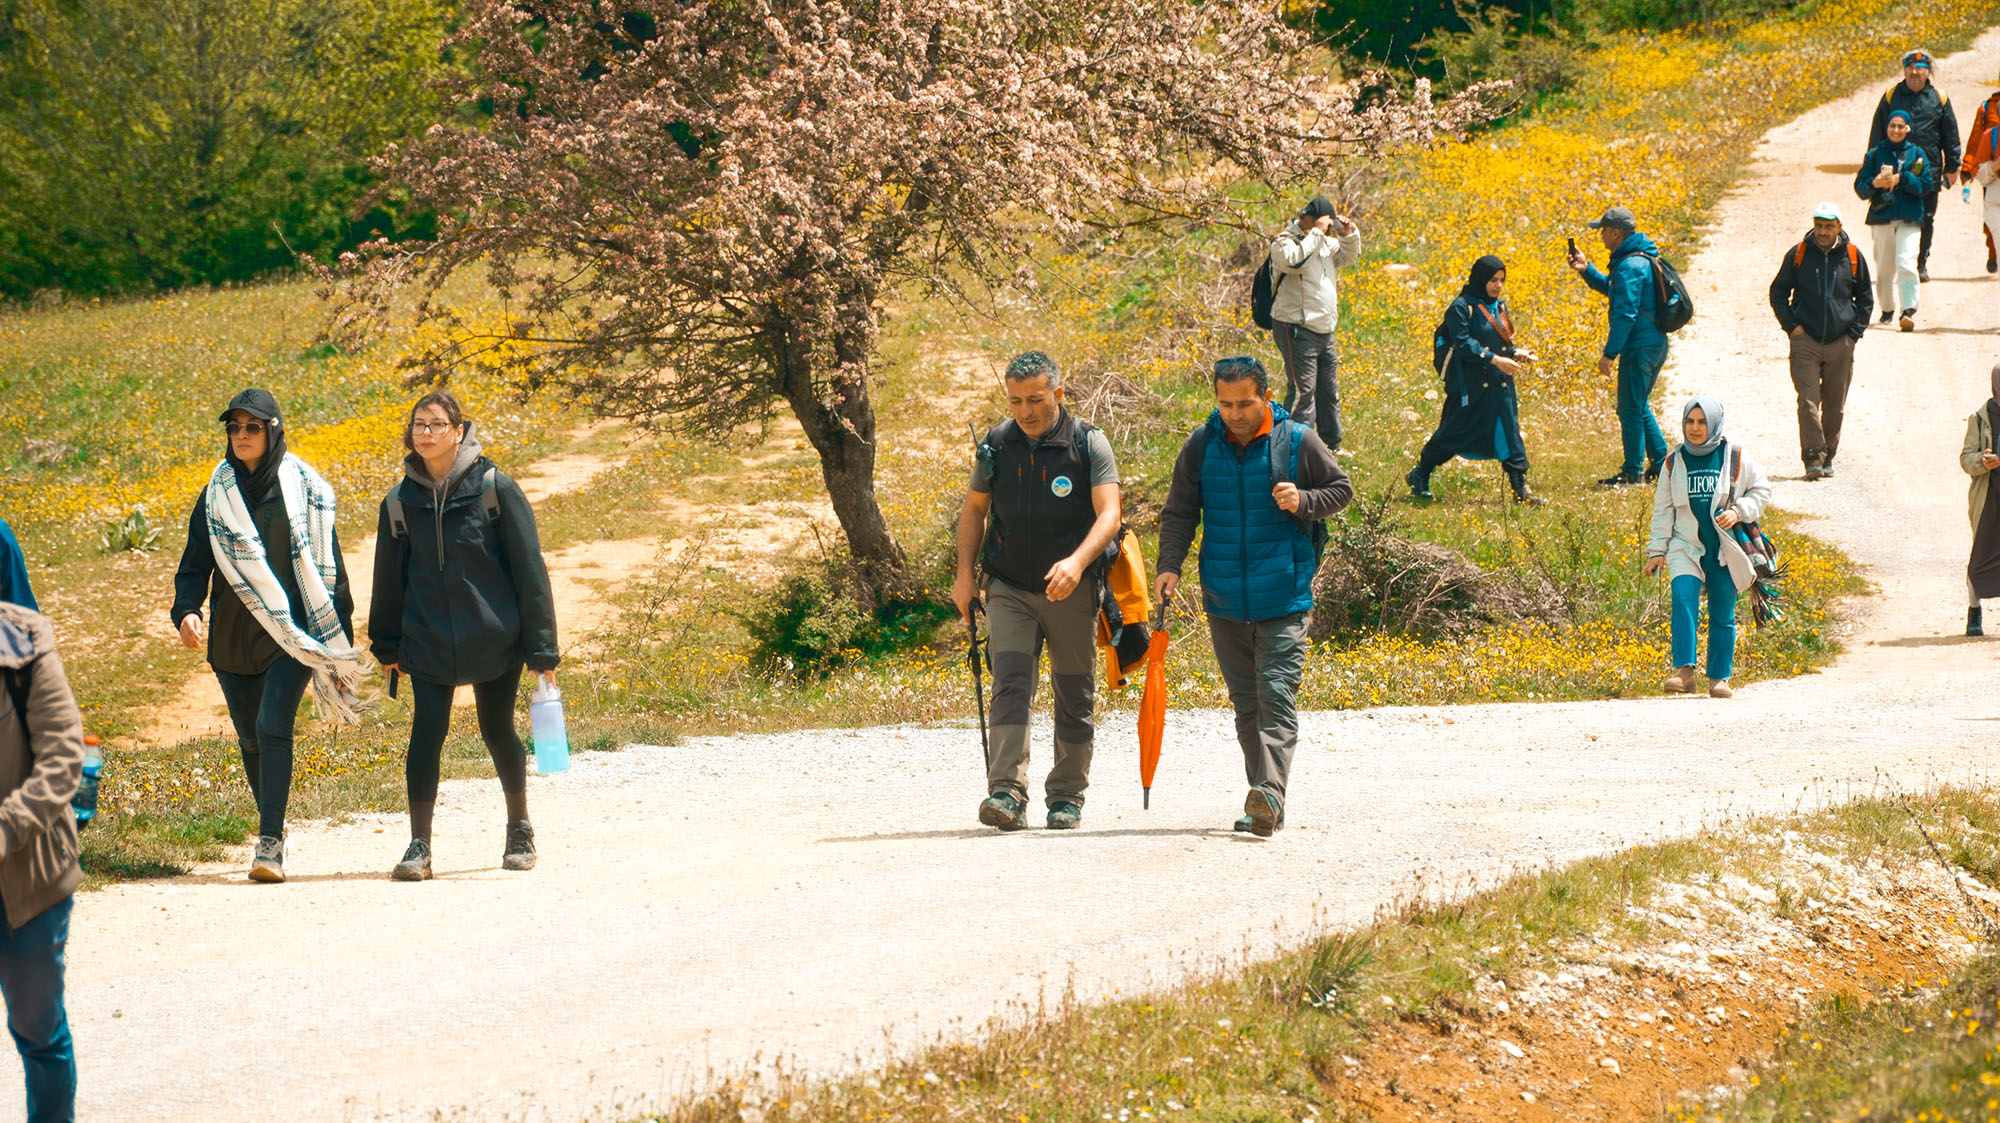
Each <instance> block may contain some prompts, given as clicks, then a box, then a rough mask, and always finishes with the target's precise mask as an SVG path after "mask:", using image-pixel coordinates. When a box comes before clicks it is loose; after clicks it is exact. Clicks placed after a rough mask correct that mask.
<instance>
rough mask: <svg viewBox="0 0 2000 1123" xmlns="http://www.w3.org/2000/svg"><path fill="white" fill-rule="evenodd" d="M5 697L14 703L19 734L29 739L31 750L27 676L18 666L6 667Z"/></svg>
mask: <svg viewBox="0 0 2000 1123" xmlns="http://www.w3.org/2000/svg"><path fill="white" fill-rule="evenodd" d="M7 697H8V699H9V700H10V701H12V702H13V703H14V716H15V717H16V718H19V719H20V721H21V736H22V737H23V738H24V739H28V740H29V747H30V749H31V750H32V748H33V744H32V737H33V734H32V733H31V732H30V731H29V729H28V677H27V676H26V675H24V674H22V673H21V668H19V667H8V668H7Z"/></svg>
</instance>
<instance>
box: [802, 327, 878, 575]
mask: <svg viewBox="0 0 2000 1123" xmlns="http://www.w3.org/2000/svg"><path fill="white" fill-rule="evenodd" d="M774 328H775V329H776V332H775V334H776V335H777V339H778V341H779V342H778V349H779V354H778V356H777V358H778V360H779V361H778V364H777V367H778V375H779V385H780V387H781V392H782V393H783V394H784V397H785V400H786V401H787V402H789V403H790V404H791V407H792V416H794V417H796V418H798V419H799V425H800V427H801V428H803V429H804V430H805V434H806V439H807V440H809V441H811V442H812V445H813V448H814V449H816V450H817V451H818V452H819V465H820V475H821V477H822V478H823V479H824V480H825V481H826V493H827V498H828V499H829V500H831V501H832V503H833V513H834V515H835V517H837V518H838V519H840V529H841V531H842V532H843V533H845V534H846V536H847V546H848V549H849V550H851V551H853V554H854V560H855V562H856V563H858V564H859V565H860V566H861V572H862V577H863V579H864V580H865V581H866V582H867V584H868V586H869V588H871V589H872V590H873V591H874V593H875V597H876V600H877V601H878V602H880V601H881V600H883V599H885V598H887V597H889V596H895V595H907V594H908V592H909V589H908V584H909V575H908V572H907V563H906V561H905V559H904V557H903V549H902V547H901V546H898V545H897V544H896V539H895V538H894V536H892V535H891V534H890V533H889V524H888V522H887V521H886V520H885V519H883V517H882V506H881V504H879V503H877V502H876V501H875V406H874V403H873V402H872V401H871V400H870V399H869V396H868V373H867V371H868V368H867V363H866V359H865V357H864V358H863V359H862V360H861V361H859V362H849V363H845V364H843V365H842V367H841V369H840V370H839V371H837V372H834V373H833V375H832V377H830V378H825V379H822V378H819V377H815V375H816V374H818V373H819V372H817V371H816V370H815V369H814V367H815V363H816V361H817V359H818V356H817V355H815V353H814V349H813V348H812V347H811V345H810V344H808V343H807V342H805V341H804V340H803V339H802V338H801V336H802V334H803V333H802V332H801V331H800V330H799V325H797V324H795V323H787V324H782V325H774ZM865 354H866V352H865V351H864V352H863V355H864V356H865ZM822 383H823V385H822Z"/></svg>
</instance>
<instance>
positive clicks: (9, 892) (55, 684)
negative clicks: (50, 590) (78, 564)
mask: <svg viewBox="0 0 2000 1123" xmlns="http://www.w3.org/2000/svg"><path fill="white" fill-rule="evenodd" d="M0 675H4V676H5V677H6V680H7V702H6V705H7V709H8V713H7V715H6V716H5V717H4V718H0V903H4V905H5V906H6V925H5V926H4V929H0V994H4V995H5V996H6V1000H7V1030H8V1032H10V1033H12V1034H13V1036H14V1047H15V1048H16V1049H17V1050H19V1051H20V1054H21V1069H22V1074H23V1075H24V1076H25V1077H26V1078H27V1085H28V1123H70V1121H72V1120H74V1119H75V1118H76V1046H75V1043H74V1042H73V1041H72V1040H71V1038H70V1032H69V1013H68V1011H67V1010H66V1009H65V1008H64V1005H63V974H64V972H63V949H64V948H65V946H66V945H67V944H68V943H69V915H70V908H71V905H72V904H73V903H74V896H73V894H75V892H76V887H77V884H78V883H79V882H81V881H82V880H83V870H82V869H81V868H79V867H78V866H77V862H76V814H75V813H74V812H73V811H72V810H71V809H70V800H71V798H73V797H74V796H75V795H76V789H77V784H78V782H79V781H80V780H81V779H82V776H83V715H82V714H80V713H78V712H77V708H76V697H75V695H73V694H71V693H70V688H69V680H68V678H67V677H65V676H64V674H63V663H62V656H60V655H58V654H57V653H56V633H55V628H54V627H53V626H52V625H51V624H50V623H49V620H48V617H46V616H43V615H42V614H41V613H39V612H36V611H34V610H32V609H29V608H25V607H23V606H21V605H18V604H15V603H12V602H7V603H0Z"/></svg>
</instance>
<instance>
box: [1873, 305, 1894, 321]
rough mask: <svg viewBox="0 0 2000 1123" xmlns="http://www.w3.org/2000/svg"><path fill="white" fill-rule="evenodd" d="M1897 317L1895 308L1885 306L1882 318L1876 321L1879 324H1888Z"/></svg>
mask: <svg viewBox="0 0 2000 1123" xmlns="http://www.w3.org/2000/svg"><path fill="white" fill-rule="evenodd" d="M1895 318H1896V310H1895V309H1894V308H1884V309H1882V318H1881V319H1879V320H1877V321H1875V322H1876V323H1878V324H1886V323H1888V322H1889V321H1890V320H1893V319H1895Z"/></svg>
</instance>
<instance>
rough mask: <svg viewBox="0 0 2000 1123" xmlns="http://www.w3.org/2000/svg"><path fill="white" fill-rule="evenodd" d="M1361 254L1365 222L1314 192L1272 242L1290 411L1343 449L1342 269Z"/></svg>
mask: <svg viewBox="0 0 2000 1123" xmlns="http://www.w3.org/2000/svg"><path fill="white" fill-rule="evenodd" d="M1359 260H1361V228H1360V227H1358V226H1356V225H1355V224H1354V223H1353V221H1352V220H1350V219H1348V218H1347V217H1346V216H1345V215H1339V214H1335V213H1334V209H1333V204H1332V203H1331V202H1329V201H1328V200H1327V199H1326V197H1325V196H1315V197H1314V198H1313V200H1312V202H1310V203H1307V204H1306V209H1305V210H1303V211H1300V212H1299V217H1297V218H1295V219H1293V220H1292V221H1291V222H1290V223H1289V224H1287V225H1286V226H1285V229H1284V232H1283V233H1281V234H1279V235H1278V236H1277V237H1276V238H1274V239H1272V241H1271V280H1272V283H1273V286H1274V287H1273V295H1272V301H1271V320H1272V328H1271V335H1272V336H1273V338H1274V339H1275V340H1276V342H1277V344H1278V354H1279V355H1282V356H1283V357H1284V360H1285V381H1286V383H1287V386H1286V389H1285V409H1286V410H1287V411H1289V412H1290V413H1291V415H1292V416H1293V417H1294V418H1295V419H1297V420H1298V421H1299V422H1301V423H1302V424H1304V425H1306V426H1307V427H1309V428H1313V429H1316V430H1317V431H1318V432H1319V436H1320V440H1321V441H1323V442H1325V444H1326V447H1328V448H1330V449H1337V448H1339V447H1340V436H1341V431H1340V355H1339V353H1338V352H1337V351H1336V349H1335V348H1334V344H1333V330H1334V328H1335V327H1337V326H1339V324H1340V294H1339V291H1338V289H1337V286H1336V284H1335V281H1336V278H1337V277H1338V274H1339V271H1340V270H1339V267H1340V266H1342V265H1352V264H1354V263H1355V262H1357V261H1359Z"/></svg>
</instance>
